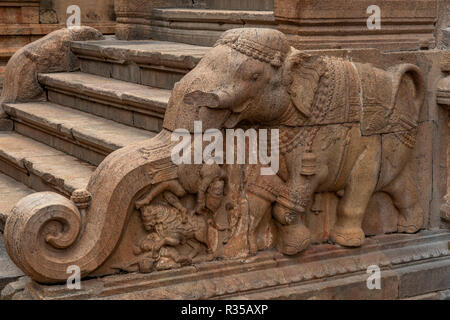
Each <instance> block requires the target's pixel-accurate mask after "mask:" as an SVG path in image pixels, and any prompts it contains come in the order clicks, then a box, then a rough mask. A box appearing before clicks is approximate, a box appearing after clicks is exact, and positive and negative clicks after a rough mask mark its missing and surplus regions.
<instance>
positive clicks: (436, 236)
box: [15, 230, 450, 300]
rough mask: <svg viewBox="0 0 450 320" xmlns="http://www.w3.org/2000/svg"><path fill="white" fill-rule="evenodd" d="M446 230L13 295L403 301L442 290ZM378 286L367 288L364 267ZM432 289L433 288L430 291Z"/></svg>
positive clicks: (448, 265)
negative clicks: (373, 270)
mask: <svg viewBox="0 0 450 320" xmlns="http://www.w3.org/2000/svg"><path fill="white" fill-rule="evenodd" d="M449 243H450V232H448V231H443V230H441V231H423V232H420V233H418V234H415V235H404V234H396V235H383V236H376V237H372V238H368V239H367V241H366V244H365V245H363V246H362V247H361V248H357V249H347V248H343V247H340V246H337V245H331V244H322V245H318V246H313V247H311V248H310V249H308V250H307V251H306V252H304V253H302V254H299V255H297V256H292V257H287V256H282V255H280V254H278V253H276V252H263V253H261V254H258V255H257V256H255V257H252V258H249V259H246V260H234V261H215V262H208V263H202V264H199V265H194V266H189V267H185V268H182V269H178V270H167V271H159V272H154V273H151V274H137V273H133V274H123V275H114V276H108V277H103V278H94V279H89V280H84V281H82V283H81V290H69V289H67V287H66V286H65V285H41V284H38V283H36V282H32V281H30V282H28V283H27V285H26V288H25V290H24V291H22V292H20V293H18V294H16V296H15V298H16V299H36V300H48V299H50V300H53V299H56V300H59V299H137V300H142V299H405V298H414V297H421V296H424V297H441V296H443V295H442V294H441V295H439V294H437V292H440V291H446V290H448V289H449V288H450V250H449ZM372 265H376V266H379V268H380V270H381V272H380V275H381V288H380V289H379V290H378V289H372V290H370V289H368V288H367V280H368V278H369V276H370V275H371V274H369V273H367V269H368V267H369V266H372ZM435 293H436V294H435Z"/></svg>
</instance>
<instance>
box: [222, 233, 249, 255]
mask: <svg viewBox="0 0 450 320" xmlns="http://www.w3.org/2000/svg"><path fill="white" fill-rule="evenodd" d="M217 256H219V257H221V258H225V259H229V258H245V257H248V256H249V247H248V241H247V237H246V236H244V235H241V236H237V237H236V236H235V237H232V238H231V240H230V241H229V242H228V243H227V244H226V245H225V247H223V248H222V249H221V250H219V252H218V254H217Z"/></svg>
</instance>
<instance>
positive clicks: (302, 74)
mask: <svg viewBox="0 0 450 320" xmlns="http://www.w3.org/2000/svg"><path fill="white" fill-rule="evenodd" d="M285 63H286V70H287V72H288V75H287V76H288V77H289V79H290V84H289V89H288V92H289V95H290V96H291V101H292V103H293V105H294V106H295V108H296V109H297V110H298V111H300V113H301V114H302V115H303V116H305V117H307V118H309V117H311V108H312V104H313V102H314V95H315V92H316V90H317V87H318V85H319V80H320V73H319V70H318V69H319V68H318V67H319V62H318V58H317V57H314V56H310V55H308V54H306V53H304V52H301V51H298V50H292V52H291V53H290V54H289V56H288V57H287V59H286V62H285Z"/></svg>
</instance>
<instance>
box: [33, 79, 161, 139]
mask: <svg viewBox="0 0 450 320" xmlns="http://www.w3.org/2000/svg"><path fill="white" fill-rule="evenodd" d="M38 78H39V81H40V83H41V84H42V85H44V87H45V88H46V90H47V94H48V100H49V101H51V102H54V103H57V104H60V105H63V106H67V107H71V108H74V109H78V110H81V111H84V112H87V113H92V114H94V115H97V116H100V117H102V118H105V119H110V120H114V121H116V122H119V123H123V124H126V125H129V126H133V127H137V128H141V129H146V130H149V131H153V132H159V131H160V130H161V129H162V121H163V118H164V113H165V110H166V107H167V103H168V101H169V97H170V91H169V90H164V89H158V88H151V87H148V86H144V85H139V84H135V83H130V82H125V81H121V80H116V79H112V78H104V77H101V76H98V75H92V74H87V73H82V72H62V73H49V74H39V76H38Z"/></svg>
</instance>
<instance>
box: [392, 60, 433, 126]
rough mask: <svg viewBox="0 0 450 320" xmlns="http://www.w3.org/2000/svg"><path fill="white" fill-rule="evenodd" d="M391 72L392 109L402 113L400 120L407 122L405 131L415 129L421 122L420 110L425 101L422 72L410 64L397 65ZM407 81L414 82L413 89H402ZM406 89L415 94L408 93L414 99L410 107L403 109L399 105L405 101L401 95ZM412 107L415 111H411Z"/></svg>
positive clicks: (409, 104)
mask: <svg viewBox="0 0 450 320" xmlns="http://www.w3.org/2000/svg"><path fill="white" fill-rule="evenodd" d="M389 71H390V73H391V74H392V85H393V86H392V87H393V90H392V95H393V96H392V108H395V109H396V111H397V112H400V114H401V118H400V120H402V122H403V121H405V122H406V123H403V125H404V129H409V128H410V126H412V127H413V128H415V127H417V122H418V120H419V115H420V110H421V109H422V106H423V103H424V101H425V92H426V84H425V80H424V78H423V75H422V71H421V70H420V69H419V67H418V66H416V65H413V64H409V63H405V64H400V65H397V66H395V67H393V68H391V69H390V70H389ZM406 79H410V80H411V81H412V84H413V88H403V87H402V86H404V84H405V81H407V80H406ZM405 89H406V90H407V89H412V91H413V92H411V90H409V91H408V92H407V94H408V96H410V97H412V101H410V100H409V103H408V105H406V106H404V107H403V108H402V106H401V105H399V103H400V104H401V101H402V99H404V96H401V95H402V93H403V92H404V90H405ZM411 107H413V110H411ZM412 117H413V119H412ZM414 118H415V119H414ZM411 122H412V123H411Z"/></svg>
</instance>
